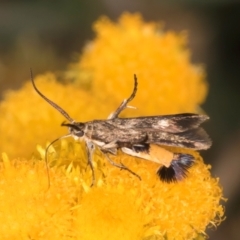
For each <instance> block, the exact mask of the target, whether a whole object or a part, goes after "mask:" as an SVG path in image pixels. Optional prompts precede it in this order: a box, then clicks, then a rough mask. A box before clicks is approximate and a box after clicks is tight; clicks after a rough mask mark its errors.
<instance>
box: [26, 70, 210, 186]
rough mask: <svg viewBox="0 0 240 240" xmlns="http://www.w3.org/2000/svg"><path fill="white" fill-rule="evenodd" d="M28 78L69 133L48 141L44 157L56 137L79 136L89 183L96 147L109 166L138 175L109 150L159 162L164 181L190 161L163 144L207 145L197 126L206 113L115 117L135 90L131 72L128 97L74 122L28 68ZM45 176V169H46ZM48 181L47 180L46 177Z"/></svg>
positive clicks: (176, 177)
mask: <svg viewBox="0 0 240 240" xmlns="http://www.w3.org/2000/svg"><path fill="white" fill-rule="evenodd" d="M31 81H32V84H33V87H34V89H35V90H36V92H37V93H38V94H39V95H40V96H41V97H42V98H43V99H44V100H46V101H47V102H48V103H49V104H50V105H51V106H52V107H54V108H55V109H57V110H58V111H59V112H60V113H61V114H62V115H63V116H64V117H65V118H66V119H67V120H68V121H69V123H62V125H61V126H64V127H68V129H69V134H67V135H64V136H62V137H60V138H58V139H55V140H54V141H53V142H51V143H50V144H49V145H48V147H47V148H46V154H45V160H46V165H47V167H48V163H47V153H48V149H49V147H50V146H51V145H52V144H53V143H55V142H56V141H57V140H59V139H62V138H66V137H70V136H71V137H73V138H74V139H75V140H83V141H84V142H85V145H86V150H87V156H88V159H87V160H88V164H89V166H90V168H91V171H92V183H91V186H92V185H93V184H94V182H95V173H94V168H93V163H92V159H93V154H94V150H95V148H96V147H98V148H99V149H100V150H101V151H102V152H103V154H104V155H105V156H106V159H107V160H108V161H109V163H111V164H112V165H113V166H115V167H118V168H120V169H123V170H127V171H128V172H130V173H131V174H133V175H135V176H136V177H138V178H139V179H140V180H141V178H140V176H139V175H138V174H136V173H135V172H133V171H132V170H130V169H129V168H128V167H126V166H125V165H123V164H122V163H120V164H119V163H116V162H114V161H113V160H112V159H111V158H110V157H109V154H113V155H116V154H117V150H118V149H121V150H122V152H124V153H126V154H128V155H131V156H135V157H138V158H141V159H145V160H149V161H153V162H156V163H158V164H160V165H161V166H160V168H159V169H158V170H157V175H158V176H159V178H160V179H161V180H162V181H164V182H167V183H169V182H173V181H180V180H182V179H184V178H185V177H186V175H187V172H188V169H189V168H190V167H191V166H192V165H193V163H194V157H193V156H192V155H191V154H185V153H177V152H171V151H169V150H167V149H165V148H163V146H171V147H178V148H179V147H180V148H187V149H194V150H204V149H208V148H209V147H210V146H211V140H210V139H209V137H208V135H207V133H206V132H205V131H204V130H203V129H202V128H200V127H199V126H200V124H201V123H203V122H204V121H206V120H207V119H208V116H206V115H200V114H195V113H181V114H173V115H159V116H146V117H136V118H119V117H118V116H119V114H120V113H121V112H122V111H123V110H124V109H125V108H127V107H130V106H128V103H129V102H130V101H132V100H133V98H134V97H135V95H136V93H137V87H138V81H137V77H136V75H135V74H134V88H133V91H132V94H131V95H130V97H129V98H128V99H125V100H124V101H123V102H122V103H121V104H120V106H119V107H118V108H117V109H116V111H114V112H113V113H111V114H110V115H109V117H108V118H107V119H105V120H93V121H89V122H76V121H75V120H74V119H72V118H71V117H70V116H69V115H68V113H67V112H66V111H65V110H63V109H62V108H61V107H60V106H58V105H57V104H56V103H54V102H53V101H51V100H50V99H48V98H47V97H46V96H44V95H43V94H42V93H41V92H40V91H39V90H38V88H37V87H36V85H35V83H34V79H33V74H32V70H31ZM48 178H49V173H48ZM49 184H50V180H49Z"/></svg>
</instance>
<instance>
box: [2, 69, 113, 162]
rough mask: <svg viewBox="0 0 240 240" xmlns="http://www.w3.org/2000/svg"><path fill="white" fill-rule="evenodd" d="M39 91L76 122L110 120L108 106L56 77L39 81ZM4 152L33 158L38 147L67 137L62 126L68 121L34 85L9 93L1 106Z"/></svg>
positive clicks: (37, 80)
mask: <svg viewBox="0 0 240 240" xmlns="http://www.w3.org/2000/svg"><path fill="white" fill-rule="evenodd" d="M35 81H36V85H37V87H38V88H39V89H40V91H41V92H42V93H43V94H44V95H46V96H47V97H48V98H49V99H51V100H52V101H54V102H56V103H57V104H58V105H59V106H61V107H62V108H63V109H65V110H66V111H67V112H68V113H69V115H70V116H71V117H72V118H73V119H76V121H87V120H92V119H93V118H106V117H107V116H108V114H109V113H110V112H109V110H107V108H106V104H101V103H98V101H96V100H94V99H93V98H92V97H91V96H90V95H89V94H88V93H87V92H85V91H83V90H81V89H78V88H76V87H74V86H71V85H63V84H60V83H58V82H57V81H56V77H55V75H54V74H52V73H48V74H44V75H41V76H38V77H36V79H35ZM0 115H1V116H4V117H2V118H1V119H0V132H1V134H0V142H1V145H0V152H1V151H5V152H7V153H8V154H9V156H11V157H29V156H30V155H31V154H32V153H33V151H34V149H35V148H36V145H37V144H45V143H46V141H51V140H53V139H54V138H57V137H59V136H61V135H64V134H66V133H67V129H66V128H62V127H60V124H61V123H62V122H63V121H65V120H66V119H65V118H64V117H63V116H62V115H61V114H60V113H59V112H58V111H57V110H56V109H54V108H53V107H52V106H50V105H49V104H48V103H47V102H46V101H44V100H43V99H42V98H41V97H40V96H39V95H38V94H37V93H36V92H35V90H34V89H33V86H32V84H31V82H30V81H29V82H28V83H26V84H25V85H24V86H23V87H22V88H21V89H20V90H18V91H9V92H7V93H6V95H5V99H4V100H3V101H2V102H1V103H0Z"/></svg>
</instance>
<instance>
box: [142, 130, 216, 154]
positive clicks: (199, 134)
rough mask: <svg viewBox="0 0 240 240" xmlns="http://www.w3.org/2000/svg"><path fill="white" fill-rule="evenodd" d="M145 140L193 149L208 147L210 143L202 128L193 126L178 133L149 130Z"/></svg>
mask: <svg viewBox="0 0 240 240" xmlns="http://www.w3.org/2000/svg"><path fill="white" fill-rule="evenodd" d="M146 142H147V143H155V144H159V145H165V146H172V147H181V148H190V149H195V150H205V149H208V148H209V147H210V146H211V144H212V142H211V140H210V138H209V136H208V134H207V133H206V132H205V131H204V130H203V129H202V128H195V129H191V130H188V131H185V132H180V133H166V132H162V131H151V132H148V133H147V141H146Z"/></svg>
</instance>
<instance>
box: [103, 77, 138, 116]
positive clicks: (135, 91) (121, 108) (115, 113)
mask: <svg viewBox="0 0 240 240" xmlns="http://www.w3.org/2000/svg"><path fill="white" fill-rule="evenodd" d="M137 87H138V81H137V76H136V74H134V87H133V91H132V94H131V95H130V97H129V98H128V99H125V100H123V102H122V103H121V104H120V106H119V107H118V108H117V110H116V111H115V112H113V113H111V114H110V115H109V116H108V119H114V118H117V117H118V115H119V114H120V113H121V112H122V111H123V110H124V109H125V108H127V107H128V106H127V104H128V103H129V102H131V101H132V100H133V99H134V97H135V96H136V93H137Z"/></svg>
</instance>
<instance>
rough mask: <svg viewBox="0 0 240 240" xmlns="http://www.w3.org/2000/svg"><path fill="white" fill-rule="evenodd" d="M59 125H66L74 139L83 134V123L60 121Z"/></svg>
mask: <svg viewBox="0 0 240 240" xmlns="http://www.w3.org/2000/svg"><path fill="white" fill-rule="evenodd" d="M61 126H64V127H68V129H69V133H70V134H71V135H72V137H73V138H74V139H76V140H78V139H79V138H82V137H83V136H84V128H85V124H84V123H81V122H73V123H64V122H63V123H62V124H61Z"/></svg>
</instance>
